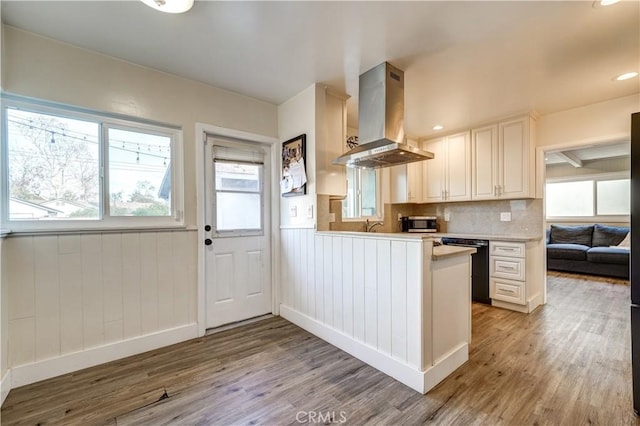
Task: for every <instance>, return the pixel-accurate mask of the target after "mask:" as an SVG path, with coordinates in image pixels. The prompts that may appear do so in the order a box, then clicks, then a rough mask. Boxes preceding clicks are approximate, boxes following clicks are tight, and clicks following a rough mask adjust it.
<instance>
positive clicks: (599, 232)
mask: <svg viewBox="0 0 640 426" xmlns="http://www.w3.org/2000/svg"><path fill="white" fill-rule="evenodd" d="M628 233H629V228H628V227H626V226H606V225H600V224H596V225H595V226H594V228H593V244H592V246H593V247H609V246H617V245H618V244H620V242H621V241H622V240H624V237H625V236H626V235H627V234H628Z"/></svg>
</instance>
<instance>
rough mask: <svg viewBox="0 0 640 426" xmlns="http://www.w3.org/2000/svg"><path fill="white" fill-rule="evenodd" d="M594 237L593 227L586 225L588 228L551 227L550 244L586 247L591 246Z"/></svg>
mask: <svg viewBox="0 0 640 426" xmlns="http://www.w3.org/2000/svg"><path fill="white" fill-rule="evenodd" d="M592 235H593V225H586V226H561V225H551V232H550V235H549V242H550V243H551V244H582V245H585V246H591V237H592ZM621 241H622V240H621Z"/></svg>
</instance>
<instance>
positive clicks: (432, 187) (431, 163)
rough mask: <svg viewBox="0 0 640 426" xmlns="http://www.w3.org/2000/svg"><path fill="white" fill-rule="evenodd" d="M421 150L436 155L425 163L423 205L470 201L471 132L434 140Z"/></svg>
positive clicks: (423, 164) (425, 143)
mask: <svg viewBox="0 0 640 426" xmlns="http://www.w3.org/2000/svg"><path fill="white" fill-rule="evenodd" d="M422 149H423V150H425V151H430V152H432V153H433V154H434V158H433V160H428V161H424V162H423V163H422V168H423V183H422V184H423V191H422V202H424V203H435V202H442V201H467V200H470V199H471V138H470V134H469V132H468V131H466V132H461V133H456V134H454V135H450V136H446V137H442V138H438V139H432V140H429V141H425V142H423V144H422Z"/></svg>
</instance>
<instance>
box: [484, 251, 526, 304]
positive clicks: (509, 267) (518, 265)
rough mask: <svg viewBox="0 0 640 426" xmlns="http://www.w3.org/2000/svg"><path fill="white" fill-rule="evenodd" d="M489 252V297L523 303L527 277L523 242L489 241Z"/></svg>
mask: <svg viewBox="0 0 640 426" xmlns="http://www.w3.org/2000/svg"><path fill="white" fill-rule="evenodd" d="M489 253H490V255H489V264H490V266H489V276H490V279H489V295H490V297H491V299H492V300H502V301H504V302H509V303H515V304H518V305H524V304H525V303H526V297H525V296H526V287H525V285H526V278H527V277H526V257H525V254H526V247H525V243H513V242H502V241H490V242H489ZM495 253H499V254H500V255H499V256H496V255H495Z"/></svg>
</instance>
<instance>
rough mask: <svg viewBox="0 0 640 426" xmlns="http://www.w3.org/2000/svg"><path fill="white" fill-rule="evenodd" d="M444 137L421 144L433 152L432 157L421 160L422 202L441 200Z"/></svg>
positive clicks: (442, 191) (443, 188)
mask: <svg viewBox="0 0 640 426" xmlns="http://www.w3.org/2000/svg"><path fill="white" fill-rule="evenodd" d="M444 144H445V139H444V138H439V139H433V140H430V141H426V142H424V143H423V144H422V149H423V150H425V151H429V152H432V153H433V159H432V160H427V161H423V162H422V202H423V203H435V202H440V201H442V200H443V197H444V190H445V179H444V167H445V149H444Z"/></svg>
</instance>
